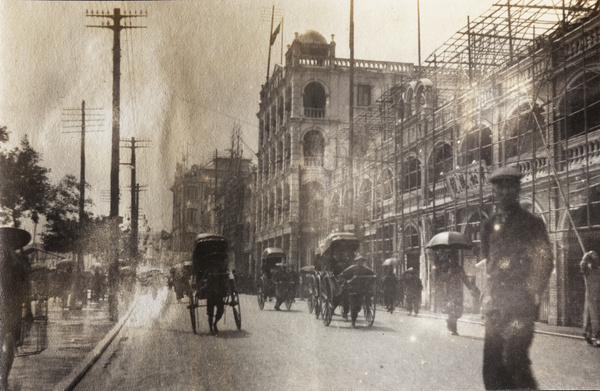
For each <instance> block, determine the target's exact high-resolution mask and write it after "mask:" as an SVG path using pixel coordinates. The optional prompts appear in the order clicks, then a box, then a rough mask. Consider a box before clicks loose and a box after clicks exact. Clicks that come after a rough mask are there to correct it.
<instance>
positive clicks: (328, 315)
mask: <svg viewBox="0 0 600 391" xmlns="http://www.w3.org/2000/svg"><path fill="white" fill-rule="evenodd" d="M332 297H333V292H332V291H331V283H330V282H329V280H328V279H326V280H325V281H323V287H322V291H321V298H322V302H323V307H322V312H323V313H322V315H323V324H324V325H325V326H329V325H330V324H331V319H332V318H333V303H332V302H331V300H332Z"/></svg>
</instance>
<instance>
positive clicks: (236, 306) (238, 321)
mask: <svg viewBox="0 0 600 391" xmlns="http://www.w3.org/2000/svg"><path fill="white" fill-rule="evenodd" d="M263 304H264V302H263ZM230 305H231V309H232V310H233V318H234V319H235V325H236V327H237V329H238V330H241V329H242V309H241V307H240V296H239V295H238V294H237V292H233V293H232V294H231V303H230ZM261 309H262V308H261Z"/></svg>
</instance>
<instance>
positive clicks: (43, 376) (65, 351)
mask: <svg viewBox="0 0 600 391" xmlns="http://www.w3.org/2000/svg"><path fill="white" fill-rule="evenodd" d="M115 325H116V322H113V321H110V320H109V316H108V302H105V301H103V302H100V303H89V304H88V305H87V306H86V307H84V308H83V309H81V310H63V309H62V308H61V307H60V306H59V305H56V304H54V303H52V302H51V303H49V304H48V326H47V336H48V347H47V349H46V350H44V351H42V352H41V353H39V354H35V355H30V356H20V357H19V356H17V357H15V360H14V363H13V367H12V371H11V373H10V376H9V386H10V390H11V391H29V390H51V389H53V388H54V387H55V386H56V385H57V384H59V383H60V382H61V381H62V380H63V379H64V378H66V377H68V375H69V374H70V373H71V372H72V371H73V369H74V368H75V367H77V365H78V364H80V363H81V362H82V361H84V359H85V358H86V356H87V355H88V354H89V353H90V352H91V351H92V350H93V349H94V348H95V347H96V346H97V345H98V343H99V342H100V341H101V340H102V339H103V338H105V336H106V335H107V334H108V333H109V332H110V331H111V330H112V329H113V328H114V326H115Z"/></svg>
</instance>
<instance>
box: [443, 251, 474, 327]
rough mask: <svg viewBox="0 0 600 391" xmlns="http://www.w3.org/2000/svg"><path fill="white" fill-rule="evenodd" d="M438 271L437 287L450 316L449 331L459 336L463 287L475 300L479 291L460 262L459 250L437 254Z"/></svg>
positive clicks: (448, 321)
mask: <svg viewBox="0 0 600 391" xmlns="http://www.w3.org/2000/svg"><path fill="white" fill-rule="evenodd" d="M436 265H437V271H438V279H437V285H438V289H439V293H440V295H439V297H440V298H441V299H442V305H443V307H444V312H446V313H447V314H448V320H447V322H446V324H447V327H448V330H450V332H451V333H452V334H453V335H458V328H457V321H458V319H460V317H461V316H462V315H463V310H464V308H463V285H465V286H466V287H467V288H468V289H469V291H471V294H472V295H473V296H474V297H475V298H479V296H480V292H479V289H478V288H477V287H476V286H475V284H473V283H472V282H471V281H469V278H468V277H467V275H466V274H465V271H464V270H463V268H462V266H461V265H460V263H459V260H458V253H457V250H442V251H439V252H438V253H437V254H436Z"/></svg>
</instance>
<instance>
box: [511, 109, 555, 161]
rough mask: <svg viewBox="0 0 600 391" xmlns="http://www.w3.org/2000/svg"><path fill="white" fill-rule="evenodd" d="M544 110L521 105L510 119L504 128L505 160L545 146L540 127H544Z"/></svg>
mask: <svg viewBox="0 0 600 391" xmlns="http://www.w3.org/2000/svg"><path fill="white" fill-rule="evenodd" d="M544 123H545V121H544V114H543V109H542V108H541V107H539V106H538V105H535V106H534V107H533V109H532V108H531V105H530V104H529V102H526V103H523V104H521V105H520V106H519V107H518V108H517V109H516V110H515V111H514V112H513V113H512V114H511V115H510V117H509V119H508V121H507V122H506V126H505V128H504V134H503V139H504V159H505V160H508V159H510V158H514V157H517V158H518V157H520V156H521V154H523V153H529V152H531V151H532V150H533V149H534V148H535V149H539V148H541V147H543V146H544V143H543V142H542V138H541V135H540V132H539V130H538V124H539V126H543V125H544Z"/></svg>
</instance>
